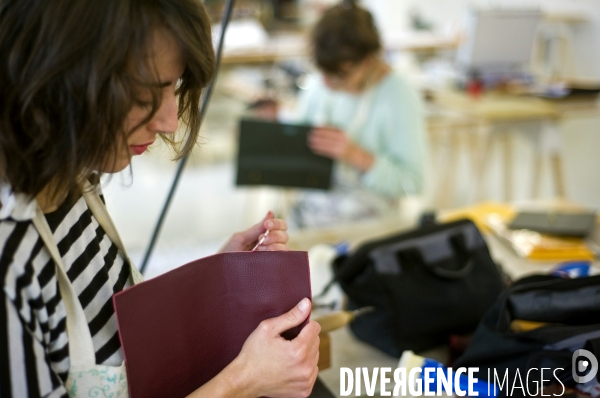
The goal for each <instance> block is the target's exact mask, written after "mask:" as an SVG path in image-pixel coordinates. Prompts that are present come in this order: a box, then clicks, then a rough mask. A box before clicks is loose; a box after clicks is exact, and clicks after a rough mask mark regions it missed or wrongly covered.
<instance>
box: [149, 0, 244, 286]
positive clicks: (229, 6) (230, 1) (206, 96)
mask: <svg viewBox="0 0 600 398" xmlns="http://www.w3.org/2000/svg"><path fill="white" fill-rule="evenodd" d="M234 5H235V0H227V2H226V3H225V12H224V14H223V17H222V18H221V34H220V35H219V42H218V45H217V54H216V56H215V74H214V76H213V78H212V80H211V81H210V83H209V84H208V86H207V87H206V89H205V90H204V93H203V94H202V103H201V104H200V121H201V122H202V121H203V120H204V116H205V115H206V110H207V109H208V104H209V102H210V97H211V95H212V92H213V89H214V86H215V83H216V81H217V75H218V73H219V66H220V64H221V57H222V53H223V43H224V41H225V40H224V39H225V32H226V31H227V25H228V24H229V20H230V19H231V11H232V10H233V7H234ZM188 158H189V154H188V155H186V156H184V157H183V158H181V159H180V160H179V162H178V164H177V171H176V172H175V178H173V183H172V184H171V188H170V189H169V193H168V195H167V200H166V201H165V204H164V205H163V208H162V210H161V212H160V216H159V217H158V221H157V222H156V226H155V227H154V231H153V232H152V237H151V238H150V243H149V244H148V248H147V249H146V253H145V255H144V260H143V261H142V265H141V266H140V273H142V274H143V273H144V271H145V270H146V267H147V266H148V262H149V260H150V256H151V255H152V251H153V250H154V246H155V245H156V241H157V240H158V237H159V235H160V231H161V229H162V226H163V223H164V221H165V218H166V216H167V212H168V211H169V207H170V206H171V202H172V200H173V196H175V190H176V189H177V185H178V184H179V180H180V179H181V175H182V174H183V169H184V168H185V164H186V163H187V160H188Z"/></svg>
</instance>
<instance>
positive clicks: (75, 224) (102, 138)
mask: <svg viewBox="0 0 600 398" xmlns="http://www.w3.org/2000/svg"><path fill="white" fill-rule="evenodd" d="M213 65H214V54H213V49H212V43H211V31H210V24H209V20H208V18H207V15H206V13H205V10H204V7H203V5H202V3H201V2H200V0H103V1H83V0H45V1H39V0H0V87H1V90H2V94H1V95H0V277H1V278H2V282H3V291H2V296H1V297H0V396H1V397H26V396H28V397H67V396H71V397H75V396H88V395H87V394H88V392H89V390H88V388H90V386H93V383H94V382H95V381H94V380H92V379H91V377H92V376H93V374H96V375H97V374H105V375H110V377H111V378H113V377H114V378H116V380H124V378H125V377H126V376H125V373H124V365H123V355H122V352H121V346H120V342H119V338H118V334H117V326H116V320H115V315H114V310H113V307H112V296H113V295H114V294H115V293H117V292H119V291H121V290H123V289H124V288H126V287H128V286H130V285H131V284H133V283H135V282H136V281H138V280H139V274H138V273H137V270H136V269H135V268H133V267H132V265H131V263H130V261H129V260H128V259H127V256H126V254H125V252H124V250H123V248H122V246H121V244H120V239H119V238H118V234H116V231H114V227H113V226H112V223H111V222H110V218H109V217H108V213H107V212H106V209H105V207H104V205H103V203H102V201H101V200H100V198H99V193H100V187H99V183H98V181H99V178H98V177H99V176H100V175H101V174H102V173H114V172H118V171H120V170H123V169H124V168H126V167H128V166H129V164H130V162H131V158H132V157H133V156H135V155H141V154H142V153H144V151H145V150H146V149H147V148H148V146H150V145H152V144H153V143H154V141H155V140H156V139H157V138H160V139H162V140H165V141H167V142H168V143H170V144H171V145H172V146H173V147H174V149H175V151H176V153H177V155H178V156H179V157H181V156H184V155H185V154H187V153H188V152H189V151H190V150H191V149H192V148H193V146H194V145H195V143H196V138H197V135H198V131H199V128H200V119H199V116H198V109H199V101H200V95H201V92H202V89H203V88H204V87H205V86H206V85H207V83H208V82H209V81H210V79H211V77H212V75H213V73H214V66H213ZM179 120H181V121H182V122H183V123H182V127H181V128H179V129H178V121H179ZM176 131H177V132H178V135H177V136H175V132H176ZM267 229H269V230H270V231H271V232H270V233H269V235H268V237H267V238H266V239H265V241H264V242H263V244H262V246H260V247H259V250H282V249H286V248H287V246H286V242H287V240H288V235H287V226H286V225H285V222H284V221H282V220H278V219H273V215H272V213H269V215H268V216H267V217H266V218H265V219H264V220H262V221H261V222H260V223H259V224H257V225H255V226H253V227H251V228H249V229H248V230H246V231H243V232H239V233H236V234H234V235H233V237H232V238H231V239H230V240H229V241H228V242H227V243H226V244H225V246H224V247H223V248H222V250H223V251H239V250H249V249H250V248H252V245H253V244H254V243H255V242H256V241H257V240H258V239H259V238H260V237H261V236H263V235H264V233H265V232H266V230H267ZM309 313H310V302H309V301H308V300H307V299H305V300H303V301H302V302H300V303H299V305H298V306H296V307H295V308H294V309H292V310H291V311H290V312H289V313H287V314H284V315H283V316H281V317H278V318H273V319H270V320H267V321H265V322H263V323H262V324H261V325H260V326H259V327H258V328H257V329H256V330H255V331H254V332H253V334H252V335H251V336H250V337H249V338H248V340H247V341H246V343H245V345H244V347H243V349H242V351H241V353H240V354H239V356H238V357H237V358H236V359H235V360H234V361H233V362H232V363H231V364H230V365H228V366H227V367H226V368H225V369H224V370H223V371H222V372H221V373H220V374H219V375H218V376H216V377H215V378H214V379H213V380H211V381H210V382H208V383H207V384H205V385H204V386H202V387H201V388H199V389H198V390H196V391H195V392H193V393H192V394H191V396H197V397H232V396H235V397H259V396H272V397H280V396H281V397H299V396H307V395H308V394H309V393H310V390H311V388H312V385H313V383H314V381H315V378H316V375H317V371H318V369H317V367H316V363H317V359H318V345H319V338H318V333H319V326H318V325H317V324H316V323H314V322H310V323H309V324H308V325H307V326H306V327H305V328H304V329H303V331H302V332H301V333H300V335H299V336H298V337H297V338H296V339H294V340H292V341H287V340H284V339H283V338H282V337H281V336H280V333H281V332H283V331H285V330H287V329H289V328H291V327H292V326H295V325H297V324H300V323H301V322H302V321H303V320H304V319H306V317H307V316H308V314H309ZM76 314H79V315H76ZM82 325H83V326H82ZM86 342H87V343H86ZM86 344H87V345H86ZM86 358H89V361H88V362H86ZM105 379H106V378H105ZM111 380H112V379H111ZM123 386H124V387H123ZM102 389H103V391H102V393H103V394H105V396H126V395H127V387H126V383H125V384H123V383H114V384H113V385H110V383H108V384H105V385H104V386H102ZM111 394H112V395H111Z"/></svg>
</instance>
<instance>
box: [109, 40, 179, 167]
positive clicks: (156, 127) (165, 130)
mask: <svg viewBox="0 0 600 398" xmlns="http://www.w3.org/2000/svg"><path fill="white" fill-rule="evenodd" d="M152 47H153V55H152V59H151V61H150V65H154V67H155V68H156V72H157V74H158V82H157V85H158V86H159V87H160V90H161V91H162V101H161V103H160V105H159V107H158V109H157V111H156V113H155V114H154V116H153V117H152V119H150V121H148V122H147V123H145V124H142V125H141V126H139V127H138V128H136V129H135V130H134V131H133V132H130V131H131V129H132V128H134V127H135V126H137V125H139V124H140V123H141V122H142V121H143V120H144V119H145V118H146V117H147V116H148V114H149V113H150V109H151V105H152V95H151V92H150V90H143V91H142V92H140V93H138V98H137V102H136V104H135V105H134V106H133V108H132V109H131V110H130V111H129V114H128V115H127V119H126V121H125V126H124V131H126V132H130V133H129V136H128V137H127V147H125V148H123V145H120V147H119V153H118V156H117V159H116V161H115V162H114V163H113V167H111V168H110V170H102V171H103V172H106V173H116V172H119V171H121V170H123V169H125V168H126V167H127V166H129V164H130V163H131V157H132V156H136V155H141V154H142V153H144V152H145V151H146V149H147V148H148V147H149V146H150V145H152V144H153V143H154V141H156V139H157V137H158V135H159V134H173V133H175V131H176V130H177V124H178V118H177V111H178V105H177V98H176V97H175V89H176V86H177V83H178V81H179V79H180V78H181V76H182V74H183V71H184V69H185V62H184V60H183V55H182V52H181V48H180V46H179V44H178V43H177V42H176V41H175V39H174V38H173V36H172V35H171V34H169V33H168V32H166V31H163V30H160V31H157V33H156V34H155V35H154V39H153V46H152Z"/></svg>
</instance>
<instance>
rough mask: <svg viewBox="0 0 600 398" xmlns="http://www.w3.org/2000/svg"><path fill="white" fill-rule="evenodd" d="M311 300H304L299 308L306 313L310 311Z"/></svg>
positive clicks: (299, 304)
mask: <svg viewBox="0 0 600 398" xmlns="http://www.w3.org/2000/svg"><path fill="white" fill-rule="evenodd" d="M308 305H309V300H308V299H307V298H303V299H302V301H300V302H299V303H298V308H299V309H300V311H302V312H305V311H306V310H307V309H308Z"/></svg>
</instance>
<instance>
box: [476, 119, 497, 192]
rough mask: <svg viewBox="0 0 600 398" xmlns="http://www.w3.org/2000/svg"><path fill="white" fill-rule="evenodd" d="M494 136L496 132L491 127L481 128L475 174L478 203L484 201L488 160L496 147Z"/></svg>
mask: <svg viewBox="0 0 600 398" xmlns="http://www.w3.org/2000/svg"><path fill="white" fill-rule="evenodd" d="M494 134H495V131H492V129H491V128H490V127H489V126H481V128H480V135H481V136H482V137H481V140H480V150H479V151H478V152H479V156H478V160H477V162H476V164H477V167H476V168H475V173H476V177H475V181H476V184H477V185H476V192H477V195H476V200H477V201H481V200H483V199H484V193H483V192H484V189H483V185H484V184H483V183H484V179H485V171H486V168H487V163H488V160H489V158H490V156H491V154H492V149H493V145H494Z"/></svg>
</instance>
